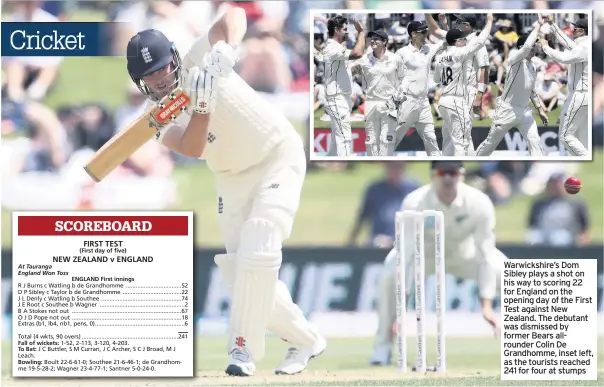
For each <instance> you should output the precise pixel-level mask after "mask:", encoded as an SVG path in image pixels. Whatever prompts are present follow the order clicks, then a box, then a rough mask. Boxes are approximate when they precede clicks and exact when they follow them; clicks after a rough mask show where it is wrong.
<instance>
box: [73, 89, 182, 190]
mask: <svg viewBox="0 0 604 387" xmlns="http://www.w3.org/2000/svg"><path fill="white" fill-rule="evenodd" d="M189 103H190V98H189V96H188V95H187V94H186V93H185V92H184V91H183V90H182V89H181V88H177V89H176V90H174V91H173V92H171V93H170V94H169V95H167V96H165V97H164V98H163V99H162V100H161V101H160V102H158V103H157V105H155V106H153V107H151V108H149V109H148V110H147V111H145V112H144V113H143V114H141V115H140V116H139V117H138V118H137V119H136V120H135V121H134V122H133V123H132V124H131V125H130V126H127V127H126V128H124V129H123V130H121V131H120V132H119V133H116V134H115V135H114V136H113V137H112V138H111V139H110V140H109V141H107V142H106V143H105V144H104V145H103V147H102V148H101V149H99V150H98V151H97V152H96V154H95V155H94V157H93V158H92V160H90V162H88V164H86V166H85V167H84V170H85V171H86V173H88V175H90V177H91V178H92V179H93V180H94V181H96V182H97V183H98V182H100V181H101V180H103V179H104V178H105V177H107V175H109V174H110V173H111V172H112V171H113V170H114V169H115V168H117V167H118V166H119V165H121V164H122V163H123V162H124V161H126V160H127V159H128V158H129V157H130V156H132V154H133V153H134V152H136V151H137V150H138V149H140V147H141V146H143V145H144V144H145V143H146V142H147V141H149V140H150V139H151V138H153V136H155V135H157V134H158V133H159V132H158V131H157V129H156V128H154V127H153V126H151V125H150V124H149V116H150V115H151V116H152V117H154V118H155V120H156V121H157V122H158V123H160V124H166V123H169V122H171V121H174V120H175V119H176V117H178V116H179V115H180V114H181V113H183V112H184V111H186V110H187V108H188V107H189Z"/></svg>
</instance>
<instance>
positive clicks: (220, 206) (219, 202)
mask: <svg viewBox="0 0 604 387" xmlns="http://www.w3.org/2000/svg"><path fill="white" fill-rule="evenodd" d="M223 209H224V204H223V203H222V196H219V197H218V213H219V214H222V211H223Z"/></svg>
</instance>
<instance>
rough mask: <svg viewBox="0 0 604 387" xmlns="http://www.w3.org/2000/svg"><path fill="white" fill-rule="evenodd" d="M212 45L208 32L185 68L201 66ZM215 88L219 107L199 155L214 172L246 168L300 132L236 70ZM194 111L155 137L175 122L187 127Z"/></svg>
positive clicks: (189, 56)
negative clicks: (201, 152)
mask: <svg viewBox="0 0 604 387" xmlns="http://www.w3.org/2000/svg"><path fill="white" fill-rule="evenodd" d="M210 49H211V46H210V41H209V39H208V37H207V35H206V36H203V37H201V38H199V39H198V40H197V41H196V42H195V43H194V44H193V46H192V47H191V49H190V51H189V52H188V53H187V55H185V56H184V58H183V66H184V68H185V69H190V68H192V67H194V66H200V67H202V66H203V57H204V55H205V54H206V53H207V52H209V51H210ZM185 78H186V77H185ZM183 79H184V78H183ZM216 91H217V97H216V98H217V100H216V110H215V111H214V112H213V113H211V115H210V123H209V128H208V132H209V133H208V141H207V143H206V146H205V149H204V151H203V154H202V156H201V157H200V158H203V159H205V161H206V164H207V165H208V168H210V170H211V171H212V172H214V173H226V174H229V173H237V172H241V171H243V170H246V169H248V168H250V167H252V166H255V165H258V164H260V163H261V162H262V161H264V160H265V158H266V157H267V156H268V155H269V154H270V153H271V151H272V150H273V149H274V148H275V147H276V146H277V145H278V144H280V143H281V142H282V141H283V140H284V139H286V138H290V137H291V136H299V135H298V133H297V132H296V130H295V129H294V127H293V126H292V124H291V123H290V122H289V120H288V119H287V118H286V117H285V116H284V115H283V114H282V113H281V112H279V110H278V109H277V108H276V107H275V106H273V105H272V104H270V103H269V102H267V101H266V100H265V99H264V98H262V97H261V96H260V95H259V94H258V93H257V92H256V91H255V90H254V89H252V88H251V87H250V86H249V85H248V84H247V83H246V82H245V81H244V80H243V79H241V77H239V75H237V74H236V73H234V72H233V73H232V74H231V75H229V76H228V77H227V78H221V79H219V80H218V87H217V88H216ZM150 102H151V101H150ZM191 114H192V113H190V111H189V112H184V113H182V114H181V115H180V116H178V117H177V118H176V122H175V123H174V124H172V125H168V126H166V127H164V128H163V129H162V130H161V131H159V132H158V135H157V136H156V140H157V141H159V142H162V140H163V137H164V135H165V134H166V133H167V132H168V131H169V130H170V129H171V128H173V127H174V126H180V127H182V128H186V127H187V125H188V124H189V121H190V120H191Z"/></svg>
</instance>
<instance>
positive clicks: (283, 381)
mask: <svg viewBox="0 0 604 387" xmlns="http://www.w3.org/2000/svg"><path fill="white" fill-rule="evenodd" d="M408 343H409V353H408V358H409V361H410V362H411V363H413V362H414V358H415V345H414V344H415V342H414V339H413V338H411V339H410V340H409V342H408ZM267 345H268V347H267V352H266V353H267V355H266V357H265V359H264V360H263V361H262V362H261V363H260V364H258V370H259V372H258V374H257V375H256V376H254V377H250V378H236V377H229V376H226V375H225V374H224V368H225V366H226V364H227V361H228V359H227V355H226V338H223V337H219V338H202V339H201V340H199V341H198V343H197V352H196V353H197V359H196V363H197V367H196V368H197V369H196V378H194V379H80V378H78V379H16V380H15V379H12V378H11V377H10V374H11V362H10V343H8V342H5V343H4V344H3V347H2V355H3V356H2V357H3V359H4V360H3V362H2V385H3V386H36V387H39V386H48V387H51V386H65V387H67V386H86V387H90V386H109V387H111V386H123V387H125V386H133V387H134V386H150V387H151V386H153V387H159V386H172V387H175V386H182V387H185V386H234V385H251V386H400V385H405V386H478V385H480V386H560V385H573V386H598V385H601V384H602V381H604V364H603V362H602V354H604V347H603V346H602V345H600V347H599V349H598V353H599V354H600V356H599V358H600V362H599V363H600V368H599V370H600V372H599V374H598V379H599V380H598V381H593V382H566V383H564V382H528V381H519V382H502V381H500V379H499V360H500V357H499V353H500V348H499V341H497V340H495V339H492V338H482V339H458V338H450V339H448V340H447V369H448V372H447V374H446V375H439V374H434V373H431V374H428V375H425V376H421V375H418V374H415V373H411V372H409V373H407V374H400V373H398V372H397V370H396V367H395V365H393V366H391V367H379V368H375V367H370V366H368V361H369V357H370V356H371V351H372V340H371V339H331V340H329V342H328V347H327V350H326V351H325V353H324V354H323V355H321V356H320V357H318V358H316V359H313V360H311V362H310V363H309V367H308V369H307V370H306V371H305V372H303V373H301V374H299V375H293V376H281V375H274V374H273V369H274V368H275V367H276V366H277V365H278V364H279V363H280V362H281V361H282V360H283V358H284V356H285V352H286V350H287V346H286V344H285V343H283V342H282V341H280V340H278V339H276V338H273V337H271V338H269V340H268V344H267ZM427 347H428V363H429V364H434V361H435V359H436V355H435V349H436V345H435V342H434V340H429V341H428V343H427Z"/></svg>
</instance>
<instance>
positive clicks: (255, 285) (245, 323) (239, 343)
mask: <svg viewBox="0 0 604 387" xmlns="http://www.w3.org/2000/svg"><path fill="white" fill-rule="evenodd" d="M280 266H281V252H279V253H254V254H247V255H240V254H238V255H237V265H236V269H235V284H234V286H233V296H232V303H231V324H230V327H231V342H230V346H231V349H234V348H236V347H243V348H245V349H247V350H248V352H249V353H250V356H251V357H252V360H254V361H255V362H257V361H259V360H261V359H262V358H263V357H264V351H265V340H264V336H265V331H266V329H267V325H268V322H269V318H270V315H271V312H272V311H273V307H274V304H275V291H276V286H277V280H278V274H279V267H280Z"/></svg>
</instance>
